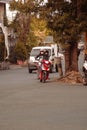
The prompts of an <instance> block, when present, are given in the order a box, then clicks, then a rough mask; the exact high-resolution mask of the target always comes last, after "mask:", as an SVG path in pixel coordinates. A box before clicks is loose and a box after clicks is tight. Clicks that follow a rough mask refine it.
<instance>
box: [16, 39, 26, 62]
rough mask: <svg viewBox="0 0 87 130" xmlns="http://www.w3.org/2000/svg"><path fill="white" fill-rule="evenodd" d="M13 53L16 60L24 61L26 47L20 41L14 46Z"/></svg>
mask: <svg viewBox="0 0 87 130" xmlns="http://www.w3.org/2000/svg"><path fill="white" fill-rule="evenodd" d="M14 53H15V58H16V60H22V61H24V60H26V58H27V51H26V47H25V46H24V44H23V43H21V42H20V41H19V42H18V43H17V44H16V46H15V51H14Z"/></svg>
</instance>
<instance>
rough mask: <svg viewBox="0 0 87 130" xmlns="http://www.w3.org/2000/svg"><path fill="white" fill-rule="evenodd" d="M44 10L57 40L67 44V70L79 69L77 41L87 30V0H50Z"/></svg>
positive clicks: (44, 14)
mask: <svg viewBox="0 0 87 130" xmlns="http://www.w3.org/2000/svg"><path fill="white" fill-rule="evenodd" d="M42 11H43V16H44V18H45V19H46V21H47V23H48V28H51V29H52V30H53V31H54V34H56V41H58V42H60V43H62V44H64V45H65V49H66V53H65V60H66V66H65V67H66V72H67V71H71V70H74V71H78V49H77V43H78V40H79V39H80V36H81V33H82V32H84V31H85V30H87V18H86V14H87V1H86V0H80V1H79V0H71V1H70V2H69V1H66V0H61V1H60V0H48V2H47V3H46V4H45V5H44V6H43V7H42ZM41 16H42V12H41Z"/></svg>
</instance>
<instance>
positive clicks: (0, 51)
mask: <svg viewBox="0 0 87 130" xmlns="http://www.w3.org/2000/svg"><path fill="white" fill-rule="evenodd" d="M4 56H5V40H4V35H3V33H1V34H0V61H4Z"/></svg>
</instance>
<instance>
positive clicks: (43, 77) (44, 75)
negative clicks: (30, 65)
mask: <svg viewBox="0 0 87 130" xmlns="http://www.w3.org/2000/svg"><path fill="white" fill-rule="evenodd" d="M42 82H43V83H45V82H46V72H45V71H43V73H42Z"/></svg>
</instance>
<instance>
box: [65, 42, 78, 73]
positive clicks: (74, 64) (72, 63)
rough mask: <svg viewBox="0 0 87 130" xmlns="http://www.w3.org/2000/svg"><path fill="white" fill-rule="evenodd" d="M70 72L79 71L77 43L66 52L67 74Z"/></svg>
mask: <svg viewBox="0 0 87 130" xmlns="http://www.w3.org/2000/svg"><path fill="white" fill-rule="evenodd" d="M68 71H78V50H77V43H74V44H72V45H71V46H70V47H68V48H67V49H66V52H65V73H66V72H68Z"/></svg>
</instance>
